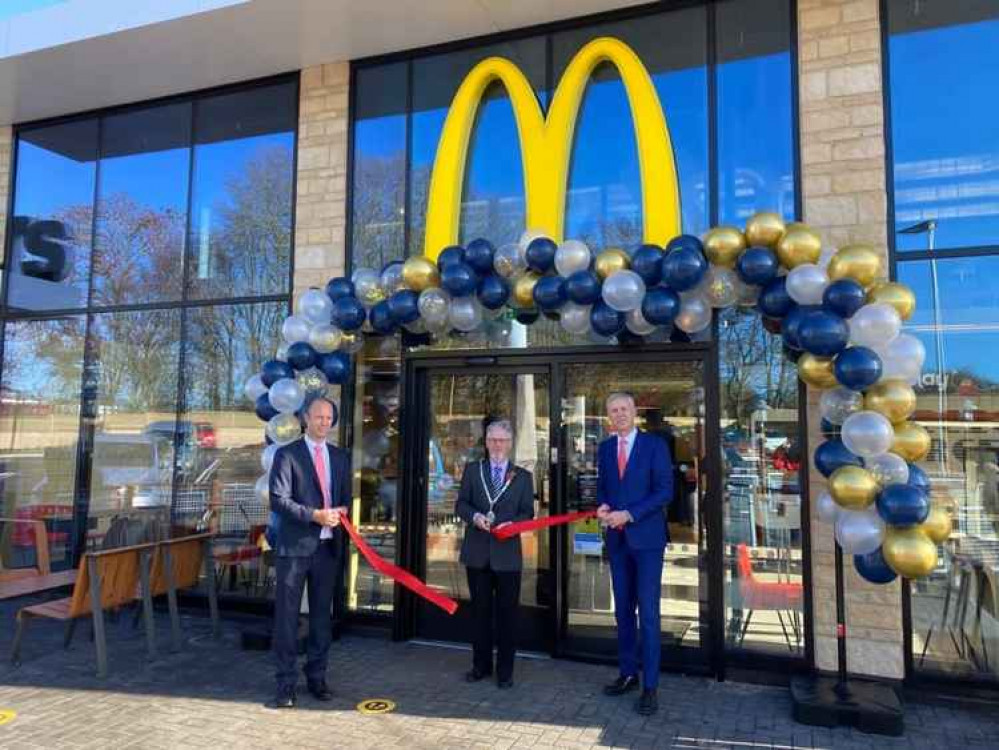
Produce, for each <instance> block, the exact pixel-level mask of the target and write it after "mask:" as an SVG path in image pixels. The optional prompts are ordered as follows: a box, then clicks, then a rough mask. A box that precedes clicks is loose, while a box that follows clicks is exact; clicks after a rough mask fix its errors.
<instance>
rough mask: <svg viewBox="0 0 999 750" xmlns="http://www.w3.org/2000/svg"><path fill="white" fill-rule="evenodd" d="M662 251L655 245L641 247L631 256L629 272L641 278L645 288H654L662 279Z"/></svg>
mask: <svg viewBox="0 0 999 750" xmlns="http://www.w3.org/2000/svg"><path fill="white" fill-rule="evenodd" d="M662 258H663V251H662V249H661V248H659V247H656V246H655V245H642V246H641V247H639V248H638V249H637V250H636V251H635V253H634V255H632V256H631V270H632V271H634V272H635V273H637V274H638V275H639V276H641V277H642V281H644V282H645V286H647V287H652V286H656V285H657V284H658V283H659V282H660V281H662V279H663V267H662Z"/></svg>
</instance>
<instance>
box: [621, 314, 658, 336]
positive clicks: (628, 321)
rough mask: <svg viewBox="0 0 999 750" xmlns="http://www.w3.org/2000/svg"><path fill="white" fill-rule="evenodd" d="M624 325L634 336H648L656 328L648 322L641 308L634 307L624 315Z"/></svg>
mask: <svg viewBox="0 0 999 750" xmlns="http://www.w3.org/2000/svg"><path fill="white" fill-rule="evenodd" d="M624 324H625V326H627V328H628V330H629V331H631V332H632V333H633V334H635V335H636V336H648V335H650V334H651V333H653V332H654V331H655V330H656V327H655V325H654V324H652V323H650V322H649V321H647V320H646V319H645V316H644V315H642V308H641V307H636V308H635V309H634V310H630V311H629V312H628V314H627V315H626V316H625V322H624Z"/></svg>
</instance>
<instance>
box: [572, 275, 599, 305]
mask: <svg viewBox="0 0 999 750" xmlns="http://www.w3.org/2000/svg"><path fill="white" fill-rule="evenodd" d="M565 294H566V296H567V297H568V298H569V300H570V301H571V302H575V303H576V304H577V305H592V304H594V303H595V302H596V301H597V300H599V299H600V277H599V276H597V275H596V274H595V273H593V271H576V272H575V273H571V274H569V276H568V278H566V280H565Z"/></svg>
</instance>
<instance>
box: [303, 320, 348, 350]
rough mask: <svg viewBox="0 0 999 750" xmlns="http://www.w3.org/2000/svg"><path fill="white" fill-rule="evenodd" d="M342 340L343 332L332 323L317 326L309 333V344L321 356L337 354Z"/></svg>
mask: <svg viewBox="0 0 999 750" xmlns="http://www.w3.org/2000/svg"><path fill="white" fill-rule="evenodd" d="M342 338H343V332H342V331H341V330H340V329H339V328H337V327H336V326H335V325H333V324H332V323H325V324H322V325H317V326H315V327H314V328H313V329H312V330H311V331H309V344H310V345H311V346H312V348H313V349H315V350H316V351H317V352H319V353H321V354H328V353H329V352H335V351H336V350H337V347H339V346H340V341H341V339H342Z"/></svg>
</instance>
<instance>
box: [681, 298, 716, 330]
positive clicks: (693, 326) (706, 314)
mask: <svg viewBox="0 0 999 750" xmlns="http://www.w3.org/2000/svg"><path fill="white" fill-rule="evenodd" d="M673 325H675V326H676V327H677V328H679V329H680V330H681V331H683V332H684V333H698V332H700V331H703V330H704V329H705V328H707V327H708V326H709V325H711V305H709V304H708V303H707V302H706V301H705V300H704V298H703V297H700V296H698V295H680V312H679V313H678V314H677V316H676V320H674V321H673Z"/></svg>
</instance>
